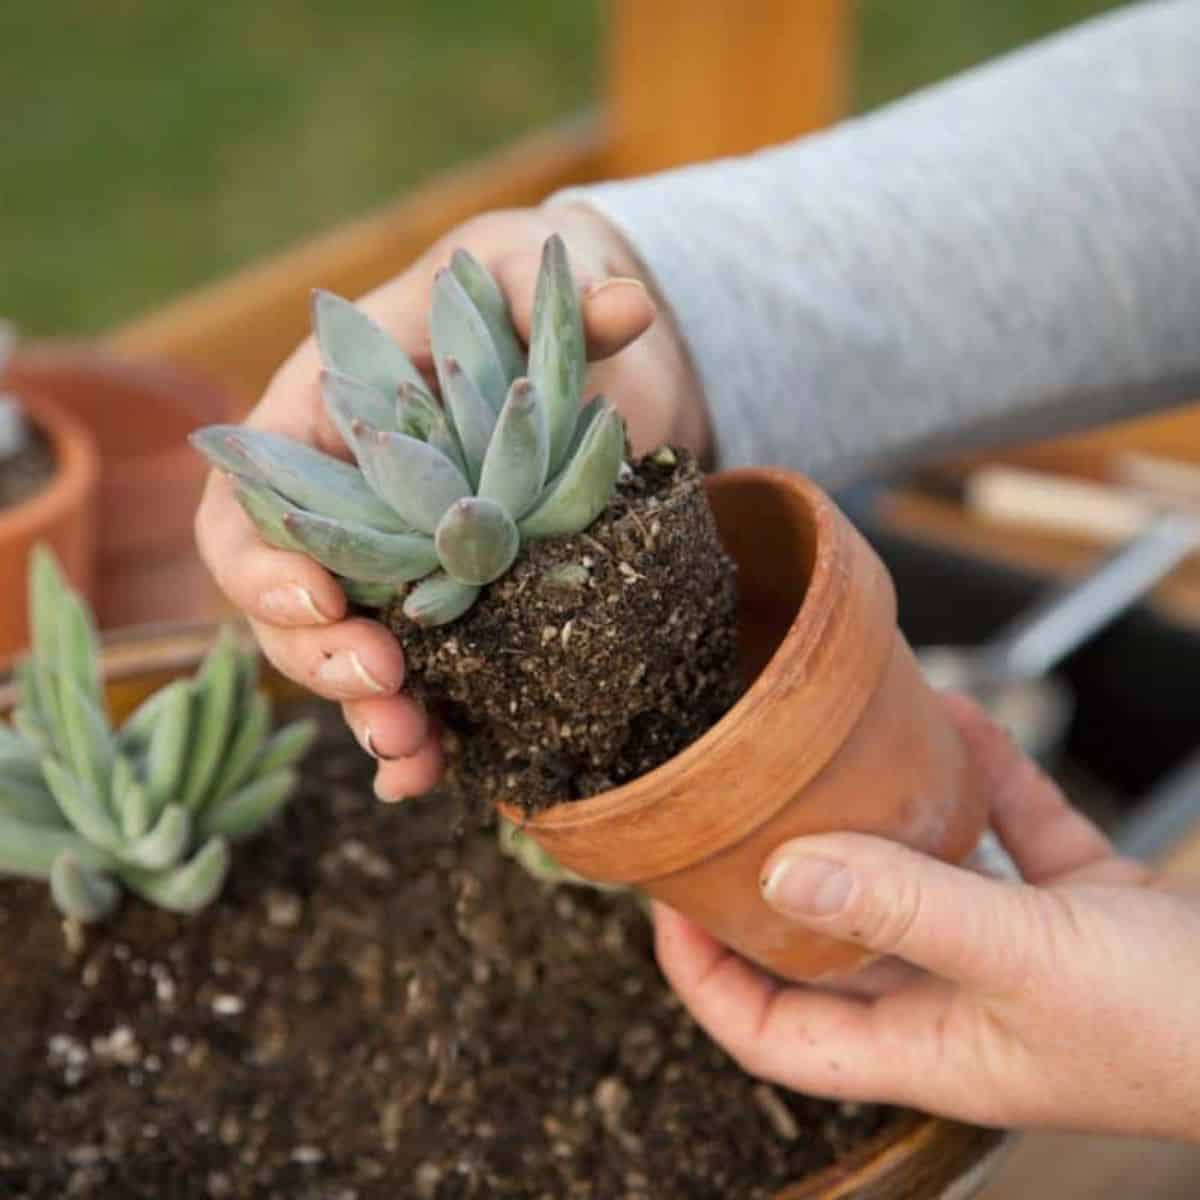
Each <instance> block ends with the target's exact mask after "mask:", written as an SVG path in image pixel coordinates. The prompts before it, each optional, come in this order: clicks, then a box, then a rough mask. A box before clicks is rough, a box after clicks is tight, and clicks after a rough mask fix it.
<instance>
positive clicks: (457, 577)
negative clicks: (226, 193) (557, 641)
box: [192, 237, 625, 625]
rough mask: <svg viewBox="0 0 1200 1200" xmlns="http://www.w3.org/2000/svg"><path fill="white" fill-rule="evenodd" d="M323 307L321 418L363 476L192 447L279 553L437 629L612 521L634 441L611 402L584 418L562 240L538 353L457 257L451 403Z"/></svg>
mask: <svg viewBox="0 0 1200 1200" xmlns="http://www.w3.org/2000/svg"><path fill="white" fill-rule="evenodd" d="M313 308H314V318H313V319H314V325H315V329H316V338H317V343H318V346H319V348H320V352H321V358H322V362H323V365H324V371H323V374H322V394H323V399H324V403H325V406H326V410H327V411H328V413H329V416H330V418H331V420H332V421H333V423H334V425H335V426H336V427H337V429H338V431H339V432H340V434H341V436H342V438H343V440H344V441H345V443H346V445H347V447H348V448H349V449H350V451H351V453H352V454H353V455H354V458H355V460H356V463H357V466H352V465H350V464H348V463H346V462H343V461H341V460H339V459H336V458H333V457H331V456H329V455H326V454H322V453H320V452H319V451H317V450H314V449H311V448H310V447H307V446H304V445H302V444H300V443H298V442H294V441H291V440H289V439H287V438H284V437H280V436H278V435H276V434H271V433H267V432H264V431H261V430H254V429H248V428H245V427H242V426H230V425H218V426H210V427H209V428H207V429H204V430H201V431H200V432H199V433H197V434H195V435H193V438H192V441H193V443H194V444H195V445H196V446H197V448H198V449H199V450H200V451H201V452H202V453H203V454H205V455H206V456H207V457H208V459H209V460H210V461H211V462H212V463H213V464H214V465H216V466H217V467H219V468H221V469H223V470H225V471H227V472H228V473H229V474H230V475H231V476H232V478H233V481H234V486H235V488H236V490H237V495H238V498H239V499H240V501H241V503H242V506H243V508H245V510H246V512H247V513H248V514H249V516H250V519H251V520H252V521H253V522H254V524H255V525H256V526H257V527H258V529H259V531H260V532H261V533H262V535H263V537H264V538H266V540H267V541H268V542H270V543H271V544H273V545H275V546H278V547H282V548H284V549H290V550H298V551H301V552H303V553H305V554H307V555H309V556H310V557H311V558H314V559H316V561H317V562H319V563H321V564H322V565H323V566H325V567H326V568H328V569H329V570H330V571H332V572H333V573H334V574H335V575H337V576H339V577H340V579H341V580H342V582H343V585H344V586H345V588H346V591H347V594H348V595H350V596H351V597H352V598H353V599H355V600H357V601H359V602H360V603H365V604H369V605H373V606H377V607H382V606H383V605H385V604H387V603H388V602H390V600H391V599H392V598H393V597H394V595H395V594H396V592H397V590H398V589H406V594H405V599H404V612H405V613H406V614H407V615H408V617H410V618H411V619H412V620H414V621H416V622H418V623H420V624H423V625H441V624H445V623H447V622H449V621H453V620H455V619H456V618H458V617H460V616H461V615H462V614H463V613H465V612H466V611H467V610H468V609H469V608H470V607H471V605H472V604H473V603H474V602H475V600H476V598H477V597H478V596H479V593H480V589H481V588H482V587H483V586H484V585H485V584H488V583H491V582H493V581H494V580H496V579H498V578H500V577H501V576H502V575H503V574H504V573H505V572H506V571H507V570H508V569H509V568H510V567H511V566H512V564H513V562H514V560H515V559H516V557H517V554H518V552H519V551H520V548H521V545H522V543H523V542H526V541H530V540H535V539H539V538H551V537H558V536H562V535H567V534H572V533H578V532H580V531H582V530H584V529H586V528H587V527H588V526H589V525H590V524H591V523H592V522H593V521H594V520H595V519H596V517H597V516H599V514H600V513H601V512H602V511H603V510H604V508H605V507H606V506H607V504H608V502H609V499H610V498H611V496H612V493H613V489H614V488H615V486H616V482H617V479H618V476H619V474H620V472H621V468H622V464H623V461H624V455H625V429H624V425H623V423H622V421H621V418H620V416H619V415H618V414H617V412H616V410H615V409H614V408H613V407H612V406H611V405H610V404H609V403H607V402H606V401H605V400H604V399H603V398H602V397H596V398H595V399H593V400H591V401H590V402H589V403H588V404H586V405H585V404H583V403H582V398H583V384H584V371H585V366H586V357H585V347H584V333H583V319H582V316H581V313H580V307H579V298H578V295H577V292H576V289H575V283H574V280H573V279H572V276H571V271H570V266H569V264H568V262H567V253H566V248H565V247H564V245H563V243H562V240H561V239H560V238H558V237H553V238H551V239H550V240H549V241H548V242H547V243H546V246H545V249H544V252H543V255H542V263H541V269H540V272H539V275H538V281H537V289H536V294H535V299H534V311H533V325H532V333H531V338H530V344H529V352H528V355H526V353H525V352H524V350H523V348H522V346H521V343H520V341H519V340H518V338H517V336H516V333H515V332H514V330H513V326H512V320H511V316H510V314H509V311H508V306H507V304H506V303H505V300H504V297H503V296H502V294H501V292H500V289H499V287H498V286H497V284H496V282H495V280H494V279H493V278H492V277H491V275H490V274H488V272H487V271H486V270H485V269H484V267H483V266H482V265H481V264H480V263H479V262H477V261H476V260H475V259H474V258H472V257H471V256H470V255H469V254H468V253H466V252H465V251H463V250H459V251H457V252H456V253H455V254H454V256H453V258H452V260H451V262H450V265H449V267H448V268H446V269H445V270H443V271H441V272H439V274H438V275H437V278H436V279H435V281H434V285H433V303H432V311H431V315H430V340H431V342H432V347H433V362H434V368H435V370H436V374H437V380H438V390H439V391H440V394H441V400H440V403H439V401H438V399H436V398H435V397H434V395H433V393H432V391H431V390H430V388H429V386H428V385H427V383H426V380H425V378H424V376H423V375H422V374H421V373H420V371H418V370H417V368H416V367H415V366H414V365H413V363H412V362H411V361H410V360H409V358H408V357H407V356H406V355H405V354H404V352H403V351H402V350H401V349H400V347H399V346H398V345H397V343H396V342H395V341H394V340H393V339H392V338H391V337H390V336H389V335H388V334H387V333H385V332H384V331H383V330H382V329H380V328H379V326H377V325H376V324H375V323H374V322H372V321H371V320H370V319H369V318H368V317H367V316H366V314H364V313H363V312H361V311H360V310H359V309H358V308H356V307H355V306H354V305H352V304H350V303H349V302H348V301H345V300H342V299H340V298H339V297H337V296H334V295H332V294H330V293H328V292H318V293H317V294H316V296H315V299H314V305H313ZM410 585H411V586H410Z"/></svg>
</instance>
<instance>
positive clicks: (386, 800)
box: [375, 780, 406, 804]
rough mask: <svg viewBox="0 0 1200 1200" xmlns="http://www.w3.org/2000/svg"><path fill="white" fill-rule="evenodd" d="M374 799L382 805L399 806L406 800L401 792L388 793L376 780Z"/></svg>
mask: <svg viewBox="0 0 1200 1200" xmlns="http://www.w3.org/2000/svg"><path fill="white" fill-rule="evenodd" d="M375 798H376V799H377V800H379V801H380V802H381V803H383V804H399V803H400V802H401V801H402V800H404V799H406V797H405V795H404V793H403V792H389V791H388V790H387V789H386V788H385V787H384V786H383V785H382V784H381V783H380V782H379V781H378V780H376V781H375Z"/></svg>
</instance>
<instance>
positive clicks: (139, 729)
mask: <svg viewBox="0 0 1200 1200" xmlns="http://www.w3.org/2000/svg"><path fill="white" fill-rule="evenodd" d="M177 682H178V684H179V687H182V688H186V687H187V681H186V680H179V681H177ZM178 690H179V689H178V688H177V687H176V686H175V684H173V683H172V684H168V685H167V686H166V687H162V688H159V689H158V691H156V692H151V693H150V695H149V696H147V697H146V699H145V700H143V701H142V702H141V704H139V705H138V706H137V708H135V709H134V710H133V712H131V713H130V714H129V716H127V717H126V718H125V722H124V724H123V725H122V726H121V729H120V732H119V733H118V735H117V736H118V738H119V739H120V741H121V745H122V746H140V745H144V744H146V743H147V742H149V740H150V738H151V736H152V735H153V733H154V729H155V726H156V725H157V724H158V719H159V717H160V716H161V715H162V711H163V709H164V708H165V707H166V706H167V705H168V704H169V703H170V702H171V697H172V696H173V695H174V694H175V692H176V691H178Z"/></svg>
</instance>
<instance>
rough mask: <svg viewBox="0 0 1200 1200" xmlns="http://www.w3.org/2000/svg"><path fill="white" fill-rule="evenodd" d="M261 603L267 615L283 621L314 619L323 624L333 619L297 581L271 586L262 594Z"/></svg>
mask: <svg viewBox="0 0 1200 1200" xmlns="http://www.w3.org/2000/svg"><path fill="white" fill-rule="evenodd" d="M261 604H262V609H263V612H264V613H266V614H267V616H269V617H280V618H282V619H283V620H285V621H304V622H308V621H315V622H316V623H317V624H320V625H323V624H325V623H326V622H327V621H332V620H333V617H332V616H327V615H326V614H325V613H323V612H322V611H321V610H320V609H319V608H318V607H317V602H316V601H315V600H314V599H313V594H312V592H310V591H309V590H308V588H306V587H301V586H300V585H299V584H298V583H289V584H287V585H286V586H285V587H278V588H272V589H271V590H270V591H269V592H266V593H265V594H264V595H263V598H262V600H261Z"/></svg>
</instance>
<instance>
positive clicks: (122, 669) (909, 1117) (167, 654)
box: [0, 483, 1010, 1200]
mask: <svg viewBox="0 0 1200 1200" xmlns="http://www.w3.org/2000/svg"><path fill="white" fill-rule="evenodd" d="M720 486H721V487H722V488H723V487H726V486H728V484H727V483H722V484H721V485H720ZM722 509H724V506H722ZM725 511H727V510H725ZM750 595H752V593H749V592H747V597H748V598H749V596H750ZM216 632H217V631H216V627H215V626H212V625H192V626H170V625H165V626H154V627H148V628H144V629H126V630H120V631H118V632H117V633H115V634H109V635H107V636H106V637H105V639H104V657H103V674H104V678H105V681H106V684H107V697H108V702H109V707H110V709H111V710H112V712H113V716H114V719H116V720H117V721H121V720H124V718H125V717H126V716H127V715H128V714H129V713H130V712H132V711H133V709H134V708H136V707H137V705H138V704H140V703H141V702H142V701H143V700H144V699H145V698H146V697H147V696H148V695H150V694H151V693H152V692H154V691H156V690H157V689H158V688H160V687H162V686H163V685H164V684H165V683H167V682H169V681H170V680H171V679H175V678H178V677H180V676H181V675H184V674H188V673H190V672H192V671H194V670H195V669H196V667H197V666H198V665H199V663H200V660H201V659H202V658H203V656H204V654H205V652H206V651H207V650H208V648H209V647H210V646H211V645H212V642H213V639H214V638H215V637H216ZM748 642H749V644H750V648H751V650H752V652H753V653H761V652H762V647H759V648H758V649H757V650H755V649H754V645H755V643H754V641H753V639H748ZM262 684H263V686H264V687H265V688H266V689H267V690H268V692H269V693H270V694H271V695H272V697H273V698H274V699H276V700H277V701H280V702H285V701H287V700H295V699H304V698H306V697H307V693H305V692H304V691H303V690H302V689H300V688H299V687H297V686H296V685H295V684H293V683H291V682H289V681H288V680H285V679H283V678H282V677H281V676H280V675H279V674H277V673H276V672H275V671H274V670H272V669H271V668H270V667H268V666H266V665H265V664H264V668H263V676H262ZM15 700H16V686H15V683H14V681H13V680H12V678H11V677H5V676H4V675H3V674H0V717H3V716H6V715H7V713H8V712H9V710H10V709H11V708H12V705H13V704H14V702H15ZM1009 1141H1010V1135H1007V1134H1005V1133H1003V1132H1001V1131H998V1130H993V1129H981V1128H978V1127H976V1126H972V1125H963V1124H960V1123H958V1122H956V1121H947V1120H943V1119H942V1118H940V1117H930V1116H925V1115H923V1114H920V1113H908V1114H906V1115H904V1116H902V1117H900V1119H898V1120H897V1121H895V1122H894V1123H893V1124H891V1125H890V1126H888V1127H887V1128H885V1129H884V1130H882V1131H881V1132H880V1133H879V1134H878V1135H877V1136H875V1137H873V1138H871V1139H869V1140H867V1141H865V1142H863V1143H862V1144H861V1145H860V1146H858V1147H857V1148H855V1149H854V1150H852V1151H851V1152H850V1153H849V1154H847V1155H846V1156H845V1157H844V1158H842V1159H840V1160H839V1161H838V1162H836V1163H834V1164H833V1165H832V1166H830V1167H828V1168H826V1169H825V1170H823V1171H819V1172H817V1173H816V1174H815V1175H811V1176H808V1177H807V1178H805V1179H801V1180H797V1181H796V1182H795V1183H793V1184H791V1185H789V1186H788V1187H786V1188H784V1189H783V1190H782V1191H781V1192H779V1193H778V1194H777V1196H776V1200H968V1197H970V1196H972V1195H974V1194H975V1192H976V1190H977V1189H978V1188H979V1187H980V1186H981V1185H982V1184H983V1183H984V1182H986V1180H987V1178H988V1177H989V1176H990V1175H991V1173H992V1170H993V1169H994V1168H995V1167H996V1166H997V1165H998V1163H999V1161H1000V1156H1001V1153H1002V1151H1003V1150H1004V1148H1005V1146H1006V1145H1007V1143H1008V1142H1009ZM187 1166H188V1164H186V1163H181V1164H180V1169H181V1170H184V1169H186V1168H187Z"/></svg>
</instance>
